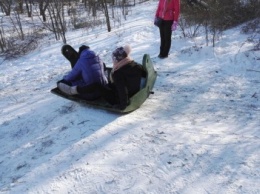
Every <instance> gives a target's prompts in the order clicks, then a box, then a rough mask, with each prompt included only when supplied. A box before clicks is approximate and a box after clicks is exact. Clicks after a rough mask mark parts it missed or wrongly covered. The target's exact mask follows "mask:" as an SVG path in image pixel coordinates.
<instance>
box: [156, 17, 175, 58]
mask: <svg viewBox="0 0 260 194" xmlns="http://www.w3.org/2000/svg"><path fill="white" fill-rule="evenodd" d="M172 23H173V21H172V20H163V21H162V25H161V26H160V28H159V29H160V37H161V45H160V56H161V57H167V56H168V54H169V51H170V48H171V40H172V29H171V27H172Z"/></svg>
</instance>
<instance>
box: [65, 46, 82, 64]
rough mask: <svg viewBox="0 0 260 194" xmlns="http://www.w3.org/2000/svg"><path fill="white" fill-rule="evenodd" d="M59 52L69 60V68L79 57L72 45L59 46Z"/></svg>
mask: <svg viewBox="0 0 260 194" xmlns="http://www.w3.org/2000/svg"><path fill="white" fill-rule="evenodd" d="M61 53H62V54H63V56H64V57H65V58H66V59H68V60H69V62H70V65H71V68H73V67H74V65H75V64H76V63H77V61H78V58H79V54H78V52H77V51H76V50H75V49H74V48H73V47H72V46H70V45H64V46H62V48H61Z"/></svg>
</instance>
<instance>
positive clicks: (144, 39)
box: [0, 1, 260, 194]
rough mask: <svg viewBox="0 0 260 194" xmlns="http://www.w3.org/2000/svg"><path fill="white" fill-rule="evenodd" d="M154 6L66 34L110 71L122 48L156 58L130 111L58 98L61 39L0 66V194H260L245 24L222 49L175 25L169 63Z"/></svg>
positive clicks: (254, 61)
mask: <svg viewBox="0 0 260 194" xmlns="http://www.w3.org/2000/svg"><path fill="white" fill-rule="evenodd" d="M156 5H157V2H155V1H153V2H146V3H143V4H140V5H137V6H136V7H135V9H133V10H132V13H131V15H130V16H128V18H127V20H126V21H124V23H123V24H122V25H121V26H120V27H118V28H113V29H112V31H111V32H107V31H106V29H104V28H103V29H100V28H97V29H95V30H92V31H84V30H76V31H75V30H74V31H71V32H68V33H67V39H68V40H67V43H68V44H70V45H72V46H73V47H75V48H76V49H77V48H78V47H79V46H81V45H82V44H86V45H89V46H90V47H91V48H92V49H93V50H95V51H96V52H97V53H98V54H99V55H100V57H101V58H102V59H103V61H104V62H105V63H106V64H107V66H111V64H112V63H111V62H112V61H111V52H112V51H113V49H115V48H116V47H118V46H122V45H126V44H129V45H131V47H132V53H131V57H132V58H133V59H135V60H136V61H137V62H140V63H141V61H142V57H143V55H144V54H149V55H150V57H151V58H152V61H153V64H154V66H155V69H156V71H157V73H158V77H157V80H156V83H155V86H154V88H153V91H154V94H152V95H150V97H149V98H148V99H147V100H146V101H145V103H144V104H143V105H142V106H141V107H140V108H139V109H137V110H136V111H134V112H132V113H129V114H125V115H120V114H115V113H113V112H109V111H105V110H100V109H96V108H93V107H89V106H86V105H82V104H80V103H76V102H72V101H69V100H66V99H63V98H61V97H58V96H56V95H54V94H52V93H50V90H51V89H52V88H53V87H55V86H56V82H57V81H58V80H60V79H61V78H62V77H63V75H64V74H65V73H67V72H68V71H69V70H70V65H69V63H68V61H66V59H65V58H64V57H63V56H62V55H61V52H60V48H61V46H62V45H63V44H62V43H61V42H60V41H55V40H54V39H51V40H50V39H44V40H43V41H42V44H41V45H39V47H38V48H37V49H36V50H35V51H33V52H31V53H29V54H27V55H25V56H23V57H20V58H17V59H13V60H3V59H0V68H1V71H0V147H1V150H0V193H1V194H18V193H19V194H27V193H28V194H36V193H38V194H45V193H49V194H53V193H55V194H56V193H58V194H67V193H77V194H85V193H86V194H121V193H124V194H125V193H128V194H148V193H149V194H159V193H160V194H161V193H164V194H169V193H172V194H174V193H176V194H177V193H179V194H208V193H211V194H227V193H229V194H245V193H246V194H257V193H260V186H259V185H260V51H259V50H255V49H254V44H253V43H252V42H251V41H248V38H249V36H250V35H249V34H243V33H241V26H239V27H236V28H233V29H230V30H227V31H224V33H223V34H222V36H221V37H220V39H219V40H218V41H217V42H216V46H215V47H212V45H208V46H207V45H206V43H205V40H204V37H203V36H202V35H201V36H198V37H196V38H192V39H191V38H183V37H182V36H181V32H180V30H179V29H177V31H175V32H174V33H173V35H172V47H171V54H170V56H169V57H168V58H166V59H158V58H157V55H158V51H159V44H160V40H159V31H158V29H157V28H156V27H155V26H154V25H153V18H154V12H155V9H156ZM256 38H258V39H259V36H258V37H256Z"/></svg>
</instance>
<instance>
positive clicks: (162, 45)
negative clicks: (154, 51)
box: [159, 23, 165, 57]
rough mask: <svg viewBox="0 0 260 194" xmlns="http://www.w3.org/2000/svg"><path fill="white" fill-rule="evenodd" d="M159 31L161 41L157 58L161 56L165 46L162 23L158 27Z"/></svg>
mask: <svg viewBox="0 0 260 194" xmlns="http://www.w3.org/2000/svg"><path fill="white" fill-rule="evenodd" d="M159 31H160V39H161V44H160V53H159V57H160V56H162V54H163V48H164V45H165V42H164V40H165V38H164V27H163V23H162V24H161V26H160V27H159Z"/></svg>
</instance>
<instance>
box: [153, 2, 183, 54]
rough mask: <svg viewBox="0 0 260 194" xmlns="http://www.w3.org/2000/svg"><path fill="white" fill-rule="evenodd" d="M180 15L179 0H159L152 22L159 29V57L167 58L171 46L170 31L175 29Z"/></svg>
mask: <svg viewBox="0 0 260 194" xmlns="http://www.w3.org/2000/svg"><path fill="white" fill-rule="evenodd" d="M179 15H180V0H159V3H158V7H157V10H156V14H155V21H154V24H155V25H156V26H158V27H159V30H160V38H161V45H160V54H159V55H158V57H159V58H161V59H163V58H167V57H168V55H169V51H170V48H171V36H172V31H174V30H176V29H177V25H178V19H179Z"/></svg>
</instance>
